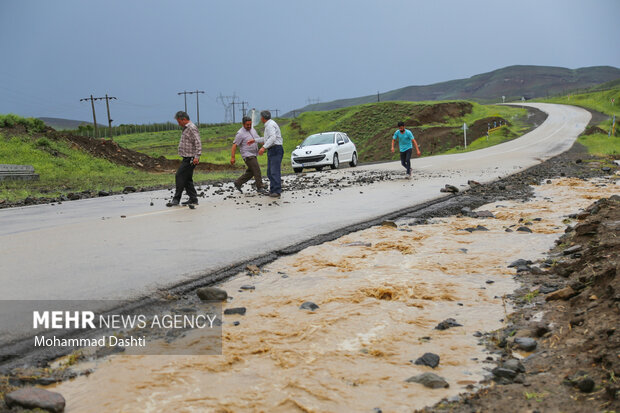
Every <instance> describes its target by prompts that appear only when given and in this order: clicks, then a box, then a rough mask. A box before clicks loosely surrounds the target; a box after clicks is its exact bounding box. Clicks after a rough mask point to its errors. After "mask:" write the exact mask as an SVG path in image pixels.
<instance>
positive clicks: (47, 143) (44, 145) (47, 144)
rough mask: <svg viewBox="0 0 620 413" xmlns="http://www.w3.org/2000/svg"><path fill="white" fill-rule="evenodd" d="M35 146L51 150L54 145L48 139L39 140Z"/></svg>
mask: <svg viewBox="0 0 620 413" xmlns="http://www.w3.org/2000/svg"><path fill="white" fill-rule="evenodd" d="M35 145H37V146H38V147H41V148H49V147H50V146H51V145H52V143H51V142H50V140H49V139H47V138H39V139H37V141H36V143H35Z"/></svg>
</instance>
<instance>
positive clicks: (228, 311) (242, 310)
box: [224, 307, 247, 315]
mask: <svg viewBox="0 0 620 413" xmlns="http://www.w3.org/2000/svg"><path fill="white" fill-rule="evenodd" d="M246 310H247V309H246V308H245V307H235V308H227V309H226V310H224V314H225V315H233V314H239V315H245V312H246Z"/></svg>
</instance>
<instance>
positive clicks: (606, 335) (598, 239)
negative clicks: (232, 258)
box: [0, 144, 620, 412]
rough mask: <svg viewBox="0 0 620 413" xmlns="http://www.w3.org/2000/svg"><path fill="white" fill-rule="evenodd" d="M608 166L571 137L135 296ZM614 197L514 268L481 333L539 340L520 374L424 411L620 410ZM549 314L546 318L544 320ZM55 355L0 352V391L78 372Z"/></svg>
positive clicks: (167, 294)
mask: <svg viewBox="0 0 620 413" xmlns="http://www.w3.org/2000/svg"><path fill="white" fill-rule="evenodd" d="M616 171H617V167H616V166H615V165H611V166H608V165H607V164H606V161H605V160H601V159H596V158H592V157H590V156H589V155H587V153H586V152H585V148H583V147H582V146H581V145H579V144H575V145H574V146H573V148H572V149H571V150H570V151H568V152H566V153H564V154H562V155H559V156H557V157H555V158H552V159H550V160H548V161H546V162H544V163H542V164H540V165H537V166H534V167H532V168H530V169H528V170H526V171H523V172H521V173H518V174H515V175H512V176H510V177H507V178H504V179H500V180H498V181H495V182H492V183H489V184H484V185H480V184H477V183H475V182H471V183H470V188H469V189H467V190H466V191H463V192H459V193H456V194H453V195H450V196H448V197H444V198H442V199H439V200H436V201H432V202H430V203H427V204H424V205H419V206H415V207H412V208H409V209H408V210H404V211H402V210H401V211H398V212H397V213H392V214H387V215H385V216H382V217H378V218H376V219H373V220H371V221H368V222H365V223H361V224H357V225H353V226H350V227H347V228H344V229H341V230H337V231H333V232H331V233H328V234H325V235H322V236H319V237H316V238H314V239H312V240H310V241H307V242H303V243H300V244H297V245H293V246H290V247H288V248H285V249H282V250H279V251H276V252H274V253H270V254H266V255H265V256H263V257H260V258H259V259H255V260H252V261H251V262H239V263H237V264H235V265H232V266H230V267H228V268H224V269H222V270H220V271H217V272H215V273H210V274H204V275H203V276H202V277H201V278H199V279H197V280H194V281H191V282H188V283H185V284H181V285H178V286H176V287H174V288H172V289H168V290H165V291H161V292H160V293H159V294H158V295H157V297H145V299H144V300H140V301H141V303H142V304H141V305H143V306H144V307H148V306H149V303H152V302H153V301H154V300H156V299H161V298H164V299H166V300H169V303H170V307H179V306H187V305H191V304H192V303H194V302H196V301H197V300H198V299H197V297H196V296H195V294H194V290H195V289H196V288H198V287H203V286H208V285H213V284H215V283H217V282H220V281H222V280H224V279H226V278H229V277H232V276H234V275H236V274H238V273H239V272H243V271H245V270H246V267H247V266H248V265H250V264H253V265H258V266H261V265H264V264H267V263H269V262H272V261H274V260H276V259H277V258H278V257H279V256H283V255H289V254H293V253H296V252H299V251H301V250H302V249H304V248H306V247H308V246H311V245H318V244H322V243H324V242H326V241H331V240H334V239H337V238H339V237H341V236H343V235H346V234H348V233H351V232H355V231H359V230H362V229H366V228H369V227H371V226H374V225H377V224H381V223H382V222H383V221H385V220H393V219H396V218H415V219H419V220H420V221H424V220H426V219H429V218H433V217H441V216H450V215H455V214H459V213H463V212H465V213H466V211H467V208H469V209H475V208H477V207H479V206H481V205H484V204H487V203H489V202H496V201H502V200H509V199H510V200H515V199H516V200H527V199H530V198H531V197H532V196H533V190H532V188H531V186H530V185H534V184H540V183H543V182H545V181H546V180H547V179H552V178H557V177H563V176H565V177H577V178H582V179H588V178H592V177H600V176H608V175H613V174H614V173H615V172H616ZM449 183H450V182H446V184H449ZM438 191H439V188H438ZM610 195H611V194H610ZM619 204H620V202H619V201H618V199H617V197H616V198H613V199H611V200H606V201H600V202H598V203H597V204H595V205H593V206H592V207H591V208H589V210H588V211H582V212H580V213H579V216H578V217H576V218H580V221H579V222H580V223H579V225H576V226H575V227H574V228H572V230H569V231H568V232H567V234H566V235H565V236H564V237H563V238H562V239H561V240H558V245H559V246H558V250H557V251H552V252H551V257H556V258H550V261H549V262H546V263H540V264H539V265H537V266H534V265H531V264H525V266H526V267H527V268H529V269H527V270H525V271H523V272H520V273H519V277H518V280H519V281H520V282H521V283H522V285H523V287H522V288H521V289H520V290H518V291H516V292H515V293H514V295H513V296H512V297H511V300H512V304H513V306H514V307H515V308H516V312H515V313H514V314H513V315H512V316H511V319H510V320H509V323H507V326H506V328H504V329H503V330H501V331H497V332H487V333H485V335H484V339H485V340H486V343H487V345H488V346H489V348H490V349H491V351H492V352H493V353H494V354H496V355H497V359H498V360H499V362H500V364H501V362H502V361H504V360H507V359H509V358H510V357H511V351H512V346H514V340H513V336H527V335H531V336H534V337H536V339H539V347H538V350H537V351H536V352H535V353H534V354H533V355H532V356H530V357H528V358H526V359H525V360H523V362H522V364H520V367H519V369H521V368H522V369H523V370H524V372H517V373H519V374H516V375H515V377H513V378H512V379H506V380H493V379H491V378H490V379H489V382H488V387H485V388H483V389H482V390H479V391H478V392H477V393H473V394H465V395H461V396H460V397H458V398H456V399H453V400H450V401H443V402H441V403H439V404H438V405H436V406H434V407H431V408H427V409H425V410H424V411H454V412H478V411H481V412H482V411H536V410H537V409H541V408H542V410H539V411H545V408H549V406H552V407H553V409H556V408H560V406H561V410H562V411H584V410H583V408H584V406H586V404H587V406H591V407H593V410H592V411H605V410H608V411H613V410H614V409H616V410H618V399H617V398H618V397H620V394H619V390H620V384H619V383H618V382H617V380H619V379H617V377H618V376H620V362H619V361H620V359H619V358H618V350H619V348H620V346H619V343H620V332H616V329H617V325H616V324H617V319H618V315H619V314H620V311H619V310H620V303H619V301H620V296H619V294H620V290H619V289H620V285H618V280H617V278H616V274H617V270H618V251H619V249H620V248H619V243H618V241H617V239H616V238H615V237H616V236H617V233H618V232H619V231H618V229H619V228H618V227H617V225H618V220H619V219H620V218H619V217H618V207H619V206H620V205H619ZM464 208H465V209H464ZM575 212H576V213H577V212H578V211H575ZM614 225H615V226H614ZM574 245H581V249H578V250H575V251H574V252H570V253H569V254H565V252H564V251H566V249H567V248H569V247H571V246H574ZM569 251H570V250H569ZM554 254H555V255H554ZM534 268H536V269H534ZM549 280H551V281H549ZM568 288H570V290H568ZM536 289H537V290H536ZM533 291H538V293H535V294H533V295H534V299H535V301H534V302H535V303H537V304H538V306H537V307H533V306H532V305H531V304H532V303H531V302H528V303H525V302H523V301H522V300H521V299H520V297H522V296H523V295H524V294H525V293H526V292H533ZM562 291H564V293H566V295H565V296H562V297H565V298H559V299H557V300H550V301H546V300H545V298H546V297H548V296H549V295H550V294H555V293H557V294H556V295H561V294H562V293H561V292H562ZM134 305H135V303H134ZM134 308H135V307H134ZM534 309H535V310H536V312H540V311H541V310H544V311H546V312H547V316H545V318H543V319H542V320H541V321H534V320H535V318H533V312H534ZM547 318H549V319H553V322H552V323H551V322H546V320H547ZM575 337H579V339H576V338H575ZM584 337H585V338H586V340H585V341H584V340H583V338H584ZM62 355H63V354H59V353H54V352H49V351H47V352H42V353H38V354H25V355H24V356H23V357H20V358H19V359H5V360H0V374H2V375H5V376H6V378H7V380H6V381H4V382H0V394H2V393H5V392H7V391H10V390H11V389H14V388H15V387H19V386H24V385H29V384H49V383H52V382H55V381H61V380H65V379H68V378H71V377H74V376H75V374H76V373H74V372H71V371H70V370H63V371H55V370H53V369H49V368H48V367H49V363H50V362H51V361H52V360H54V359H56V358H57V357H59V356H62ZM24 372H27V374H24ZM495 379H497V377H495ZM555 382H557V386H556V387H557V388H560V389H561V390H562V392H559V393H558V395H556V394H554V395H550V394H546V393H545V392H543V391H542V390H540V389H541V386H543V384H546V385H548V383H554V385H555ZM592 382H593V383H592ZM590 387H591V388H590ZM586 390H587V391H586ZM539 400H541V401H539ZM576 403H577V404H576ZM579 403H583V404H579ZM594 406H596V407H594ZM601 406H602V407H601ZM2 407H4V406H2V405H1V404H0V408H2ZM552 411H555V410H552Z"/></svg>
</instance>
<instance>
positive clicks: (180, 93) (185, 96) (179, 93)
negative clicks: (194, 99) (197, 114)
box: [177, 90, 192, 113]
mask: <svg viewBox="0 0 620 413" xmlns="http://www.w3.org/2000/svg"><path fill="white" fill-rule="evenodd" d="M188 94H190V95H191V94H192V92H188V91H186V90H184V91H183V92H178V93H177V95H184V96H183V97H184V98H185V113H187V95H188Z"/></svg>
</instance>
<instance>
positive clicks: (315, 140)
mask: <svg viewBox="0 0 620 413" xmlns="http://www.w3.org/2000/svg"><path fill="white" fill-rule="evenodd" d="M334 135H335V133H319V134H316V135H310V136H308V137H307V138H306V139H305V140H304V141H303V142H302V143H301V145H300V146H301V147H302V148H303V147H304V146H311V145H325V144H329V143H334Z"/></svg>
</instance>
